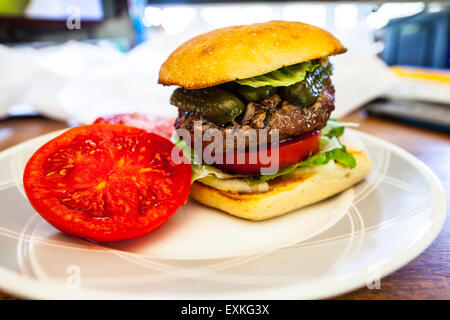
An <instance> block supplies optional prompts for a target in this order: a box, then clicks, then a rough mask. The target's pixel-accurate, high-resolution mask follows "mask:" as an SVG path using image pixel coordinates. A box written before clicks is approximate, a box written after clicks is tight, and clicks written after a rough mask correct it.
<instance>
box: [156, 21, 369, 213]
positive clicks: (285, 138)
mask: <svg viewBox="0 0 450 320" xmlns="http://www.w3.org/2000/svg"><path fill="white" fill-rule="evenodd" d="M344 52H346V49H345V48H344V46H343V45H342V44H341V43H340V41H339V40H337V39H336V38H335V37H334V36H333V35H332V34H330V33H329V32H327V31H325V30H323V29H320V28H318V27H315V26H312V25H308V24H304V23H300V22H285V21H270V22H266V23H258V24H252V25H244V26H234V27H228V28H222V29H217V30H214V31H211V32H208V33H205V34H202V35H199V36H197V37H194V38H192V39H191V40H188V41H187V42H185V43H183V44H182V45H181V46H180V47H178V48H177V49H176V50H175V51H174V52H173V53H172V54H171V55H170V56H169V57H168V59H167V60H166V61H165V62H164V64H163V65H162V67H161V70H160V73H159V80H158V82H159V83H160V84H163V85H174V86H178V88H177V89H175V91H174V92H173V94H172V96H171V99H170V102H171V104H172V105H175V106H176V107H177V108H178V109H179V113H178V117H177V119H176V121H175V128H176V133H177V135H176V136H175V137H174V140H175V143H176V144H177V145H178V146H179V147H180V149H181V150H182V151H183V153H184V154H185V155H186V156H187V157H188V158H189V159H190V161H191V164H192V169H193V174H192V180H193V184H192V186H191V190H190V194H191V196H192V197H193V198H194V199H195V200H197V201H198V202H200V203H202V204H205V205H207V206H210V207H214V208H217V209H220V210H223V211H225V212H227V213H230V214H232V215H235V216H238V217H241V218H245V219H250V220H264V219H268V218H272V217H275V216H279V215H282V214H285V213H288V212H290V211H292V210H295V209H298V208H301V207H304V206H306V205H309V204H312V203H315V202H318V201H320V200H323V199H325V198H328V197H331V196H333V195H335V194H337V193H339V192H341V191H343V190H344V189H347V188H349V187H351V186H352V185H354V184H356V183H357V182H359V181H360V180H362V179H363V178H364V177H365V176H366V175H367V174H368V173H369V171H370V167H371V162H370V159H369V157H368V155H367V152H366V151H365V150H364V148H363V147H356V148H353V147H350V146H346V145H345V144H344V143H343V141H345V140H347V141H353V140H352V139H348V138H346V136H348V133H345V134H344V125H343V124H341V123H340V122H339V121H337V120H335V119H330V115H331V112H332V111H333V110H334V94H335V90H334V87H333V84H332V81H331V75H332V72H333V66H332V63H331V62H330V60H329V57H330V56H333V55H337V54H341V53H344ZM354 145H356V146H358V145H359V146H360V143H355V144H354Z"/></svg>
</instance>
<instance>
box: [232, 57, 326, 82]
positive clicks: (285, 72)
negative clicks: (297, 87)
mask: <svg viewBox="0 0 450 320" xmlns="http://www.w3.org/2000/svg"><path fill="white" fill-rule="evenodd" d="M319 66H320V64H319V63H314V62H312V61H307V62H303V63H298V64H294V65H291V66H287V67H283V68H280V69H277V70H275V71H272V72H269V73H266V74H263V75H260V76H256V77H252V78H247V79H241V80H236V82H237V83H239V84H241V85H246V86H250V87H253V88H258V87H263V86H273V87H287V86H290V85H293V84H294V83H297V82H300V81H302V80H303V79H305V76H306V73H307V72H311V71H314V69H316V68H317V67H319Z"/></svg>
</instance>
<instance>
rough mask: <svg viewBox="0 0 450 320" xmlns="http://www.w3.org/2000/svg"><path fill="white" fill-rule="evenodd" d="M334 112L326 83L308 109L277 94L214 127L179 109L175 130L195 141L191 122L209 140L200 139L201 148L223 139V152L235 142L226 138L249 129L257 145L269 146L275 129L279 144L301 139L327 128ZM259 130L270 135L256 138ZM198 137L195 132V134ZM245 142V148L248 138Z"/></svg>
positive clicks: (330, 92)
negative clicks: (253, 133) (267, 144)
mask: <svg viewBox="0 0 450 320" xmlns="http://www.w3.org/2000/svg"><path fill="white" fill-rule="evenodd" d="M333 110H334V87H333V84H332V83H331V81H328V82H327V83H326V84H325V85H324V87H323V89H322V92H321V93H320V95H319V97H318V98H317V101H316V102H315V103H314V104H313V105H311V106H309V107H299V106H294V105H292V104H290V103H289V102H287V101H284V100H283V99H282V98H281V97H280V96H279V95H278V94H274V95H273V96H271V97H270V98H268V99H265V100H261V101H258V102H249V103H248V104H247V107H246V109H245V111H244V113H243V114H242V115H241V116H239V117H238V118H236V119H235V121H233V122H232V123H227V124H225V125H216V124H214V123H212V122H209V121H207V120H206V119H204V118H202V117H201V116H196V115H193V114H191V113H189V112H184V111H182V110H179V113H178V118H177V119H176V121H175V128H176V129H186V130H188V131H189V133H190V136H191V141H194V122H195V124H196V126H197V128H196V130H201V133H202V134H203V135H209V136H210V137H211V138H210V140H209V141H205V139H202V140H203V141H202V146H203V148H206V146H208V145H209V144H210V143H212V142H213V141H214V140H215V138H216V137H220V136H221V137H222V139H223V150H224V152H225V151H226V150H231V149H233V148H234V149H236V147H237V146H236V141H233V140H231V141H230V139H228V140H227V139H225V137H226V135H227V134H228V135H233V136H237V137H239V136H242V137H245V136H246V135H247V136H248V132H249V131H251V130H249V129H255V131H254V132H257V134H258V144H262V143H270V142H271V140H272V139H271V136H270V133H272V132H273V130H275V129H276V130H278V132H279V141H280V142H281V141H284V140H286V139H289V138H292V137H296V136H300V135H303V134H306V133H310V132H313V131H316V130H320V129H322V128H323V127H325V126H326V124H327V121H328V118H329V117H330V114H331V112H332V111H333ZM261 129H266V130H267V132H268V133H269V135H259V132H260V130H261ZM197 134H198V133H197ZM243 141H245V147H248V144H249V139H248V138H247V139H245V140H243Z"/></svg>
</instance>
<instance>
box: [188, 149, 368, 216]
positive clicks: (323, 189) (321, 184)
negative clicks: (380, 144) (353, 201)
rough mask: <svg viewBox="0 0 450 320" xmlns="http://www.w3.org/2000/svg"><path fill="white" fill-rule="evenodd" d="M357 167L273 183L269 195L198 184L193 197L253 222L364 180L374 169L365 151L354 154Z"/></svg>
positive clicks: (316, 200) (279, 213) (282, 212)
mask: <svg viewBox="0 0 450 320" xmlns="http://www.w3.org/2000/svg"><path fill="white" fill-rule="evenodd" d="M351 153H352V154H353V156H354V157H355V159H356V163H357V166H356V167H355V168H353V169H350V168H348V167H345V166H342V165H340V164H336V166H335V168H333V169H331V170H323V171H318V172H317V173H314V174H311V175H309V176H305V177H302V178H297V179H290V180H286V179H284V180H283V179H281V180H278V181H276V182H274V183H271V184H270V190H269V191H268V192H265V193H255V194H243V193H236V192H229V191H222V190H218V189H216V188H213V187H210V186H206V185H204V184H202V183H201V182H194V184H193V185H192V186H191V190H190V195H191V196H192V197H193V198H194V199H195V200H197V201H198V202H200V203H202V204H205V205H207V206H210V207H213V208H217V209H220V210H223V211H225V212H228V213H230V214H232V215H234V216H237V217H240V218H244V219H249V220H265V219H269V218H273V217H276V216H279V215H282V214H285V213H288V212H290V211H292V210H295V209H299V208H302V207H305V206H307V205H310V204H313V203H316V202H319V201H320V200H323V199H326V198H329V197H331V196H333V195H335V194H337V193H339V192H341V191H343V190H345V189H347V188H349V187H351V186H353V185H354V184H355V183H357V182H359V181H361V180H362V179H363V178H364V177H365V176H366V175H367V174H368V173H369V172H370V168H371V161H370V158H369V157H368V156H367V154H366V153H365V152H363V151H358V152H356V151H351Z"/></svg>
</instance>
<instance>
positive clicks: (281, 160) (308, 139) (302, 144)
mask: <svg viewBox="0 0 450 320" xmlns="http://www.w3.org/2000/svg"><path fill="white" fill-rule="evenodd" d="M319 145H320V131H314V132H312V133H308V134H306V135H303V136H299V137H295V138H292V139H289V140H286V141H283V142H281V143H279V144H278V145H272V146H270V147H268V148H267V150H261V149H258V150H254V151H246V152H245V153H244V154H242V153H238V152H236V153H235V154H234V159H233V161H229V160H227V157H226V154H224V155H223V158H222V159H221V160H222V163H221V164H218V163H216V164H214V165H215V166H216V167H218V168H220V169H222V170H224V171H228V172H234V173H240V174H246V175H257V174H261V169H263V168H271V169H283V168H286V167H289V166H291V165H294V164H296V163H298V162H300V161H302V160H305V159H306V158H308V157H310V156H311V155H313V154H314V153H316V152H317V151H318V150H319ZM230 160H231V159H230ZM255 160H256V161H255Z"/></svg>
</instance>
